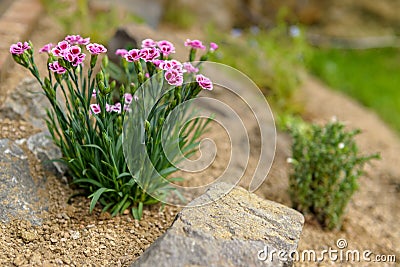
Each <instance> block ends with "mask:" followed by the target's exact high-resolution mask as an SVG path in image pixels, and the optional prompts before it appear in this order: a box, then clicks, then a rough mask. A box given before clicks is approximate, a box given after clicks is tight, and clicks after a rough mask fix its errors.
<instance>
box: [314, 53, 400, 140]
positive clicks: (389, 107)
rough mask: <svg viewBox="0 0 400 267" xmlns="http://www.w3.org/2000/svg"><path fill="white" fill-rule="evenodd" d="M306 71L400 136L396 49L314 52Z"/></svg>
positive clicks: (399, 67)
mask: <svg viewBox="0 0 400 267" xmlns="http://www.w3.org/2000/svg"><path fill="white" fill-rule="evenodd" d="M308 66H309V69H310V70H311V72H312V73H313V74H315V75H316V76H318V77H319V78H321V79H322V80H323V81H324V82H326V83H327V84H328V85H329V86H331V87H332V88H335V89H337V90H340V91H342V92H345V93H346V94H348V95H350V96H351V97H353V98H354V99H357V100H358V101H360V102H361V103H362V104H363V105H365V106H367V107H370V108H372V109H374V111H376V112H377V113H378V114H379V115H380V116H381V117H382V118H383V120H385V121H386V122H387V123H388V124H389V125H390V126H392V127H393V128H394V129H395V130H397V132H398V133H400V116H399V114H400V90H399V88H400V75H399V70H400V49H399V48H379V49H378V48H377V49H366V50H346V49H328V48H326V49H314V52H313V56H312V57H311V59H310V61H309V64H308Z"/></svg>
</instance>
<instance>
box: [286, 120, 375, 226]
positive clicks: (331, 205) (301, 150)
mask: <svg viewBox="0 0 400 267" xmlns="http://www.w3.org/2000/svg"><path fill="white" fill-rule="evenodd" d="M303 126H304V125H303ZM290 132H291V135H292V137H293V145H292V158H290V159H289V160H288V161H289V162H290V163H292V164H293V167H294V170H293V172H292V173H291V174H290V178H289V194H290V197H291V200H292V203H293V207H294V208H295V209H297V210H299V211H301V212H303V213H312V214H314V215H315V217H316V219H317V220H318V221H319V222H320V223H321V225H322V226H323V227H325V228H327V229H334V228H339V227H340V226H341V222H342V216H343V213H344V211H345V208H346V206H347V204H348V202H349V201H350V198H351V197H352V195H353V193H354V192H355V191H356V190H357V188H358V182H357V180H358V178H359V177H360V176H361V175H363V173H364V172H363V166H364V164H365V163H367V162H369V161H370V160H371V159H377V158H379V155H378V154H373V155H367V156H360V155H359V151H358V147H357V144H356V143H355V141H354V136H355V135H357V134H359V133H360V130H353V131H346V130H345V126H344V125H343V124H342V123H340V122H330V123H327V124H326V125H325V126H318V125H311V126H310V125H308V127H296V128H294V129H291V130H290Z"/></svg>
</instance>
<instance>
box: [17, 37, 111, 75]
mask: <svg viewBox="0 0 400 267" xmlns="http://www.w3.org/2000/svg"><path fill="white" fill-rule="evenodd" d="M82 46H86V49H87V50H88V51H89V53H90V54H91V55H99V54H102V53H106V52H107V49H106V48H105V47H104V46H103V45H101V44H96V43H90V38H83V37H81V36H80V35H68V36H66V37H65V39H64V40H62V41H60V42H58V44H57V45H56V46H54V45H53V44H52V43H48V44H45V45H44V46H43V47H42V48H40V50H39V52H40V53H49V54H50V55H52V56H54V61H53V62H50V63H49V69H50V70H51V71H53V72H54V73H57V74H63V73H65V71H66V69H65V67H63V66H61V65H60V63H59V62H58V60H57V58H63V59H64V60H65V61H66V62H69V63H70V64H71V65H72V66H73V67H77V66H79V65H80V64H82V63H83V61H84V60H85V58H86V54H85V53H83V52H82ZM10 51H11V50H10ZM11 53H13V52H11ZM13 54H14V53H13Z"/></svg>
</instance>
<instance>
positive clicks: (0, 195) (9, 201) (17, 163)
mask: <svg viewBox="0 0 400 267" xmlns="http://www.w3.org/2000/svg"><path fill="white" fill-rule="evenodd" d="M35 178H36V179H37V180H34V179H33V178H32V176H31V174H30V171H29V164H28V161H27V156H26V155H25V153H24V151H23V150H22V149H21V148H20V147H19V146H18V145H17V144H16V143H14V142H12V141H10V140H8V139H1V140H0V221H2V222H8V221H9V220H10V219H11V218H13V217H14V218H23V219H25V220H28V221H30V222H31V223H32V224H35V225H39V224H40V223H41V219H40V218H39V217H37V214H38V213H40V212H41V211H42V210H43V209H45V207H43V206H42V203H41V202H40V199H39V197H38V189H39V187H40V186H41V185H42V184H43V182H44V181H43V179H42V180H40V177H35Z"/></svg>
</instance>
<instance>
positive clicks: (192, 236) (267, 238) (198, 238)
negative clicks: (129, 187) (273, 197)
mask: <svg viewBox="0 0 400 267" xmlns="http://www.w3.org/2000/svg"><path fill="white" fill-rule="evenodd" d="M231 187H232V186H231V185H229V184H226V183H219V184H215V185H213V186H212V187H211V188H210V189H209V190H208V191H207V192H206V193H205V194H204V195H202V196H200V197H199V198H197V199H195V200H194V201H192V202H191V203H190V204H189V207H186V208H184V209H183V210H182V211H181V212H180V213H179V214H178V215H177V217H176V219H175V222H174V223H173V225H172V226H171V228H170V229H169V230H168V231H167V232H166V233H165V234H164V235H163V236H162V237H160V238H159V239H158V240H156V242H154V243H153V244H152V245H151V246H150V248H148V249H147V250H146V251H145V252H144V253H143V255H142V256H141V257H140V258H139V259H138V260H137V261H136V262H134V263H133V264H132V265H131V266H132V267H135V266H291V265H292V264H293V262H292V261H291V260H290V259H289V257H287V258H286V259H284V257H283V256H282V255H283V254H281V257H279V258H278V257H277V255H278V252H279V253H290V252H293V251H295V250H296V248H297V242H298V240H299V237H300V233H301V230H302V227H303V223H304V217H303V215H301V214H300V213H299V212H297V211H295V210H293V209H290V208H288V207H286V206H283V205H281V204H278V203H275V202H272V201H268V200H264V199H261V198H260V197H258V196H256V195H255V194H252V193H250V192H248V191H246V190H245V189H243V188H240V187H235V188H234V189H233V190H232V191H230V192H229V190H230V188H231ZM228 192H229V193H228ZM210 202H211V203H210ZM207 203H209V204H207ZM272 251H275V253H274V254H273V255H274V256H273V257H272V258H273V259H271V257H267V256H271V255H270V254H268V255H266V253H269V252H272ZM271 254H272V253H271ZM287 255H288V254H286V256H287Z"/></svg>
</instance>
